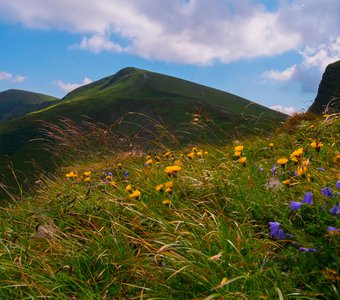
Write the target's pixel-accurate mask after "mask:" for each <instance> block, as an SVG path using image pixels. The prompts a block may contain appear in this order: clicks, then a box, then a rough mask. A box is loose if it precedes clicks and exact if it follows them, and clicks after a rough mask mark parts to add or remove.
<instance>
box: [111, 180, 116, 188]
mask: <svg viewBox="0 0 340 300" xmlns="http://www.w3.org/2000/svg"><path fill="white" fill-rule="evenodd" d="M110 185H111V186H112V187H115V188H116V187H117V183H116V182H115V181H113V180H112V181H111V182H110Z"/></svg>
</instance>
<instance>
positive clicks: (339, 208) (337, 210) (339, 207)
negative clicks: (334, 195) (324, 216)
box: [330, 202, 340, 217]
mask: <svg viewBox="0 0 340 300" xmlns="http://www.w3.org/2000/svg"><path fill="white" fill-rule="evenodd" d="M330 212H331V213H332V215H333V216H338V217H340V202H338V203H337V204H335V205H334V206H333V207H332V208H331V209H330Z"/></svg>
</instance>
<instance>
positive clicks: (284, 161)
mask: <svg viewBox="0 0 340 300" xmlns="http://www.w3.org/2000/svg"><path fill="white" fill-rule="evenodd" d="M287 162H288V158H286V157H281V158H279V159H278V160H277V163H278V164H279V165H281V166H285V164H286V163H287Z"/></svg>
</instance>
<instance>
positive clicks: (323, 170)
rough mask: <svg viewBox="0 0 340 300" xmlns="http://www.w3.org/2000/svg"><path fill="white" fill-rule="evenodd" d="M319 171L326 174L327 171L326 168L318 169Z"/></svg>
mask: <svg viewBox="0 0 340 300" xmlns="http://www.w3.org/2000/svg"><path fill="white" fill-rule="evenodd" d="M318 170H319V171H320V172H326V170H325V169H324V168H318Z"/></svg>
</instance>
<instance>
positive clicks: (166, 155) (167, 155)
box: [163, 151, 172, 158]
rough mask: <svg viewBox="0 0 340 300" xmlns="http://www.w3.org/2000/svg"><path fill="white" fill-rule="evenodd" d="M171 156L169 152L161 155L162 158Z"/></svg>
mask: <svg viewBox="0 0 340 300" xmlns="http://www.w3.org/2000/svg"><path fill="white" fill-rule="evenodd" d="M171 154H172V152H171V151H168V152H165V153H164V154H163V157H164V158H168V157H169V156H170V155H171Z"/></svg>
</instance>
